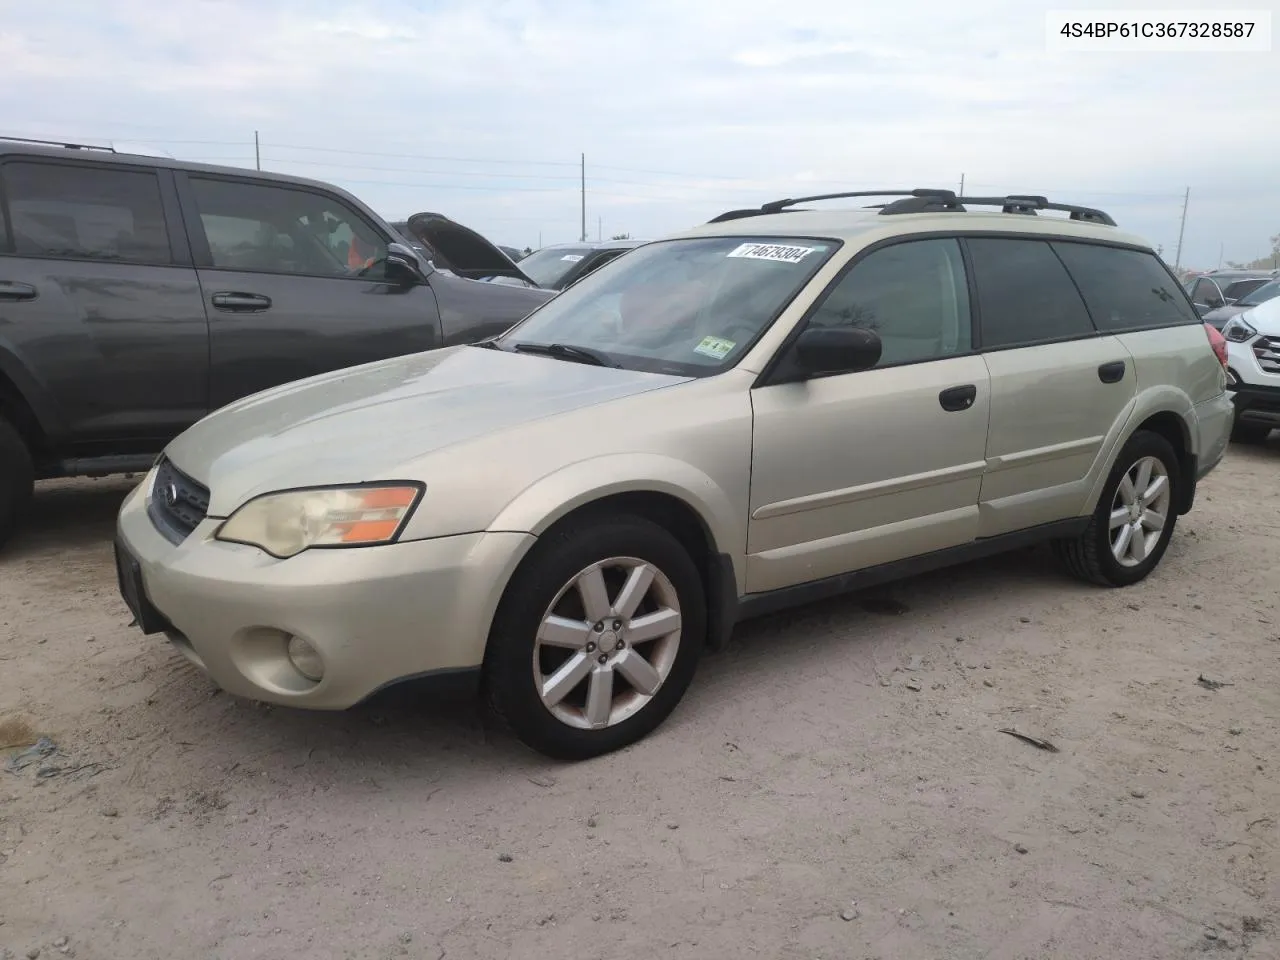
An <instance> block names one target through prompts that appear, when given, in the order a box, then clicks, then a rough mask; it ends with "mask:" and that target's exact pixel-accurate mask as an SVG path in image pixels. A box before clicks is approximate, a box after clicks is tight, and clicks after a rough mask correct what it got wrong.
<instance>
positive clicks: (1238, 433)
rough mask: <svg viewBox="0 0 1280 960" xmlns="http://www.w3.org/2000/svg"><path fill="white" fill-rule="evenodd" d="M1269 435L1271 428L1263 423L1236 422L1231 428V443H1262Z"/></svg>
mask: <svg viewBox="0 0 1280 960" xmlns="http://www.w3.org/2000/svg"><path fill="white" fill-rule="evenodd" d="M1270 433H1271V427H1269V426H1268V425H1267V424H1265V423H1248V422H1246V423H1241V422H1240V421H1239V420H1237V421H1236V422H1235V423H1234V424H1232V426H1231V442H1232V443H1250V444H1253V443H1263V442H1265V441H1266V439H1267V437H1268V436H1269V435H1270Z"/></svg>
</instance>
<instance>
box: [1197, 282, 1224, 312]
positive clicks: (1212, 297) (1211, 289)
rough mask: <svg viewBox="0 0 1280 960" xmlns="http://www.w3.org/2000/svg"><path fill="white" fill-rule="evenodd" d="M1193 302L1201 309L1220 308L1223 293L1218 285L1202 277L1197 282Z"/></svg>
mask: <svg viewBox="0 0 1280 960" xmlns="http://www.w3.org/2000/svg"><path fill="white" fill-rule="evenodd" d="M1191 302H1192V303H1194V304H1196V305H1197V306H1201V307H1211V308H1212V307H1220V306H1222V302H1223V301H1222V292H1221V291H1220V290H1219V289H1218V285H1217V284H1216V283H1214V282H1213V281H1212V280H1210V279H1208V278H1207V277H1202V278H1201V279H1199V280H1197V281H1196V288H1195V292H1194V293H1193V294H1192V295H1191Z"/></svg>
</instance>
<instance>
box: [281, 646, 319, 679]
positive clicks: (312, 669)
mask: <svg viewBox="0 0 1280 960" xmlns="http://www.w3.org/2000/svg"><path fill="white" fill-rule="evenodd" d="M288 652H289V662H290V663H292V664H293V669H295V670H297V671H298V672H299V673H300V674H302V675H303V676H304V677H306V678H307V679H308V680H310V681H311V682H312V683H319V682H320V678H321V677H323V676H324V661H323V660H321V659H320V653H319V651H318V650H316V648H315V647H313V646H312V645H311V644H309V643H307V641H305V640H303V639H302V638H301V637H290V638H289V649H288Z"/></svg>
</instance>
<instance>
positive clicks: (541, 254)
mask: <svg viewBox="0 0 1280 960" xmlns="http://www.w3.org/2000/svg"><path fill="white" fill-rule="evenodd" d="M642 243H644V241H643V240H605V241H603V242H598V243H592V242H588V243H556V244H552V245H551V246H549V247H543V248H541V249H540V250H535V251H533V253H531V254H529V255H528V256H526V257H524V258H523V259H522V260H521V261H520V270H521V272H522V273H524V274H525V276H527V277H529V278H530V279H531V280H532V281H533V282H534V283H536V284H537V285H538V286H540V287H543V288H545V289H547V290H563V289H564V288H565V287H567V286H569V285H570V284H574V283H577V282H578V281H579V280H581V279H582V278H583V277H585V276H586V275H587V274H589V273H591V272H592V271H594V270H598V269H599V268H600V267H602V266H604V265H605V264H606V263H608V262H609V261H610V260H613V259H614V258H615V257H619V256H621V255H622V254H624V253H626V252H627V251H628V250H634V249H635V248H636V247H638V246H640V245H641V244H642Z"/></svg>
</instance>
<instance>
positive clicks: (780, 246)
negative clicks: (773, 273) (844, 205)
mask: <svg viewBox="0 0 1280 960" xmlns="http://www.w3.org/2000/svg"><path fill="white" fill-rule="evenodd" d="M817 249H818V248H817V247H800V246H793V245H791V244H786V243H744V244H742V245H741V246H739V247H735V248H734V249H733V250H730V251H729V253H728V254H726V256H730V257H741V258H743V259H745V260H774V261H776V262H778V263H799V262H800V261H801V260H803V259H804V258H805V257H807V256H808V255H809V254H811V253H813V252H814V251H815V250H817Z"/></svg>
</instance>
